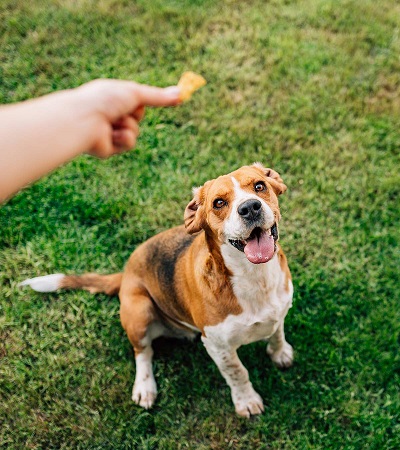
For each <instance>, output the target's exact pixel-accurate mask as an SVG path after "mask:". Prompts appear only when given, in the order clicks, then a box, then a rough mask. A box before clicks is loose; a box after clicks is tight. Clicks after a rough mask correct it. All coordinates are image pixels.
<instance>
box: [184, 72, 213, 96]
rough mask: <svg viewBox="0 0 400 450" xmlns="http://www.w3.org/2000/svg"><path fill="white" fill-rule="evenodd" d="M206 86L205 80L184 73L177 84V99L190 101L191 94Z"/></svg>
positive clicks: (194, 74)
mask: <svg viewBox="0 0 400 450" xmlns="http://www.w3.org/2000/svg"><path fill="white" fill-rule="evenodd" d="M205 84H207V81H206V80H205V78H203V77H202V76H201V75H198V74H197V73H194V72H184V73H183V74H182V76H181V78H180V80H179V82H178V87H179V88H180V90H181V93H180V96H179V98H180V99H181V100H182V101H183V102H186V101H187V100H190V98H191V96H192V94H193V92H195V91H197V90H198V89H200V88H201V87H203V86H204V85H205Z"/></svg>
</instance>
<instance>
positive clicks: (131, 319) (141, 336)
mask: <svg viewBox="0 0 400 450" xmlns="http://www.w3.org/2000/svg"><path fill="white" fill-rule="evenodd" d="M119 295H120V300H121V311H120V315H121V323H122V326H123V328H124V329H125V331H126V333H127V335H128V338H129V341H130V342H131V344H132V346H133V349H134V352H135V362H136V377H135V384H134V385H133V390H132V400H133V401H134V402H135V403H136V404H138V405H140V406H142V407H143V408H146V409H148V408H151V407H152V406H153V403H154V401H155V399H156V396H157V385H156V381H155V379H154V375H153V368H152V358H153V349H152V347H151V343H152V341H153V339H156V338H157V337H159V336H161V335H162V334H163V332H164V329H163V326H162V325H161V323H160V322H159V321H158V320H157V312H156V311H155V308H154V305H153V302H152V300H151V298H150V296H149V295H148V293H147V292H146V291H145V290H143V288H139V287H137V288H136V289H135V288H134V289H132V286H130V287H129V289H125V288H124V286H122V289H121V291H120V294H119Z"/></svg>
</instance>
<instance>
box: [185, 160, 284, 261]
mask: <svg viewBox="0 0 400 450" xmlns="http://www.w3.org/2000/svg"><path fill="white" fill-rule="evenodd" d="M285 191H286V185H285V184H284V183H283V180H282V179H281V177H280V176H279V174H278V173H277V172H275V171H274V170H272V169H267V168H265V167H263V166H262V165H261V164H260V163H255V164H253V165H252V166H244V167H241V168H240V169H238V170H236V171H234V172H232V173H229V174H228V175H223V176H220V177H218V178H216V179H215V180H210V181H207V182H206V183H205V184H204V186H201V187H199V188H195V189H194V198H193V200H192V201H191V202H190V203H189V204H188V205H187V207H186V210H185V226H186V230H187V232H188V233H190V234H193V233H197V232H198V231H200V230H202V229H203V230H205V232H206V233H207V234H209V235H212V236H213V238H214V239H216V240H217V241H218V242H219V243H220V244H224V243H225V244H229V245H232V246H233V247H235V248H236V249H237V250H238V251H241V252H244V253H245V255H246V257H247V259H248V260H249V261H250V262H252V263H253V264H260V263H265V262H268V261H269V260H270V259H271V258H272V257H273V256H274V254H275V251H276V245H275V243H276V241H277V240H278V221H279V219H280V212H279V205H278V195H279V194H282V193H283V192H285Z"/></svg>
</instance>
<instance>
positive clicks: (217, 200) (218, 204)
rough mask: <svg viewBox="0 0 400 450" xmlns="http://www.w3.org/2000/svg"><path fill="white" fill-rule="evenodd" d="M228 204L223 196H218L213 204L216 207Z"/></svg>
mask: <svg viewBox="0 0 400 450" xmlns="http://www.w3.org/2000/svg"><path fill="white" fill-rule="evenodd" d="M225 205H227V202H226V201H225V200H223V199H222V198H217V199H216V200H214V203H213V206H214V208H215V209H221V208H222V207H223V206H225Z"/></svg>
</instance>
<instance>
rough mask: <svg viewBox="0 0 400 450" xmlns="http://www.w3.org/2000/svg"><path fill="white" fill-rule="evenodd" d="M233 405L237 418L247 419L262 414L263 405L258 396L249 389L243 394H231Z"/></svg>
mask: <svg viewBox="0 0 400 450" xmlns="http://www.w3.org/2000/svg"><path fill="white" fill-rule="evenodd" d="M232 399H233V403H234V405H235V410H236V413H237V414H239V416H242V417H247V418H248V419H249V418H250V416H252V415H256V414H262V413H263V412H264V404H263V401H262V398H261V397H260V395H258V394H257V392H256V391H255V390H254V389H253V388H252V387H251V388H250V389H246V391H245V392H235V394H232Z"/></svg>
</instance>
